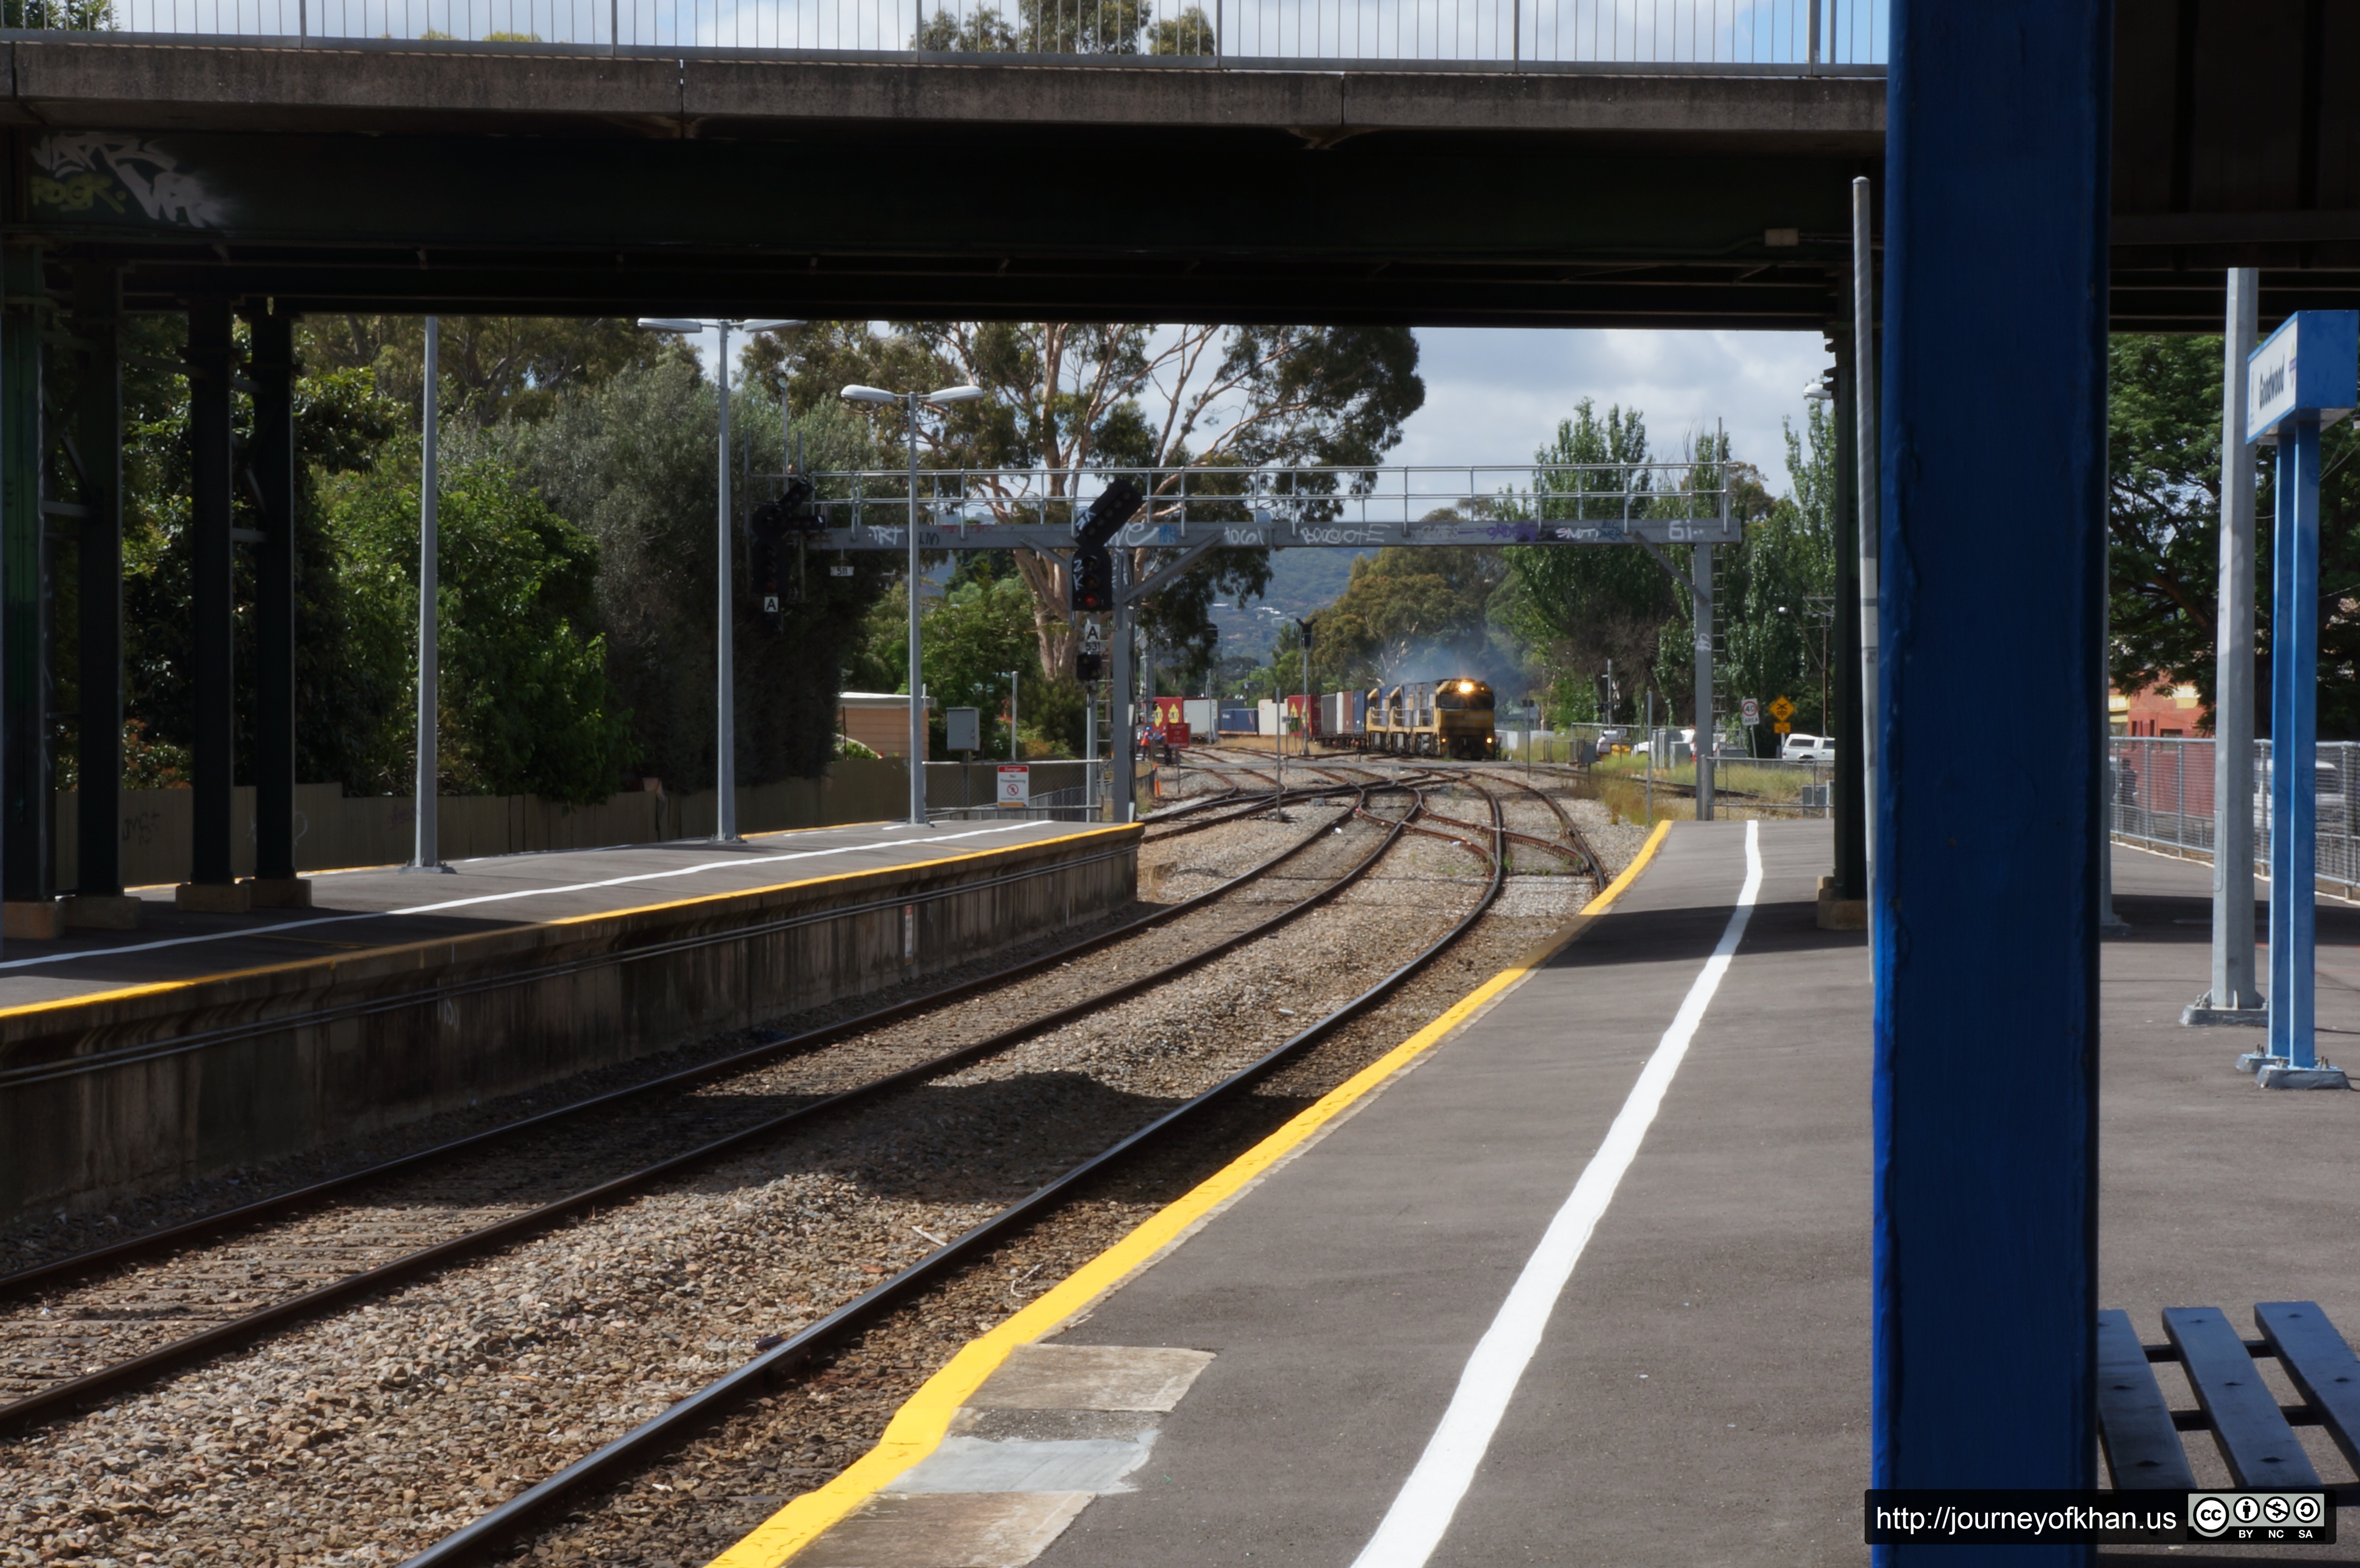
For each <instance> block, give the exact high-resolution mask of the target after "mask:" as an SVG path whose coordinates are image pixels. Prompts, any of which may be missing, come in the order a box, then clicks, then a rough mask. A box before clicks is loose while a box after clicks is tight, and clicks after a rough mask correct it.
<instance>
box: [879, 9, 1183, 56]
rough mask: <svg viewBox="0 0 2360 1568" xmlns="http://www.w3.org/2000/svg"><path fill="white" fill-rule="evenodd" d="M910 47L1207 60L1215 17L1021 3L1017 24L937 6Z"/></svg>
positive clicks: (996, 15)
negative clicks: (1159, 16)
mask: <svg viewBox="0 0 2360 1568" xmlns="http://www.w3.org/2000/svg"><path fill="white" fill-rule="evenodd" d="M911 47H912V48H913V49H933V50H938V51H941V52H945V53H966V52H982V53H994V54H1005V53H1010V52H1014V51H1022V52H1023V53H1026V54H1141V53H1145V54H1155V55H1209V54H1216V53H1218V52H1219V49H1218V43H1217V42H1216V40H1215V38H1214V34H1213V22H1212V18H1211V17H1209V16H1206V15H1205V13H1204V11H1203V9H1202V8H1201V7H1199V6H1195V5H1191V6H1189V7H1188V8H1187V9H1185V10H1184V11H1181V12H1179V13H1178V14H1177V15H1175V16H1167V17H1164V18H1163V19H1161V20H1157V19H1154V17H1153V7H1152V6H1150V5H1148V4H1147V3H1146V0H1082V3H1076V0H1019V4H1018V5H1017V19H1016V21H1015V22H1014V23H1012V24H1011V22H1009V21H1008V20H1007V18H1006V17H1004V16H1001V15H1000V12H999V11H998V10H996V9H994V8H992V7H990V6H978V7H977V8H976V9H975V10H973V11H969V12H967V13H966V15H965V16H964V17H962V16H954V15H952V14H951V13H950V12H949V11H947V10H945V9H944V8H942V7H941V6H939V5H937V6H936V8H935V10H934V15H933V16H928V17H927V18H926V19H925V21H924V22H923V24H922V25H921V26H920V27H919V28H918V30H917V32H916V33H915V34H914V35H912V38H911Z"/></svg>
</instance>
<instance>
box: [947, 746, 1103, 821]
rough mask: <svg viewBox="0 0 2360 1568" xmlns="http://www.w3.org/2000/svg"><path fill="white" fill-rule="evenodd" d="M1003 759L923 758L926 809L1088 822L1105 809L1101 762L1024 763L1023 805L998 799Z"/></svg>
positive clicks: (955, 815)
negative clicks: (952, 760)
mask: <svg viewBox="0 0 2360 1568" xmlns="http://www.w3.org/2000/svg"><path fill="white" fill-rule="evenodd" d="M1007 766H1008V764H1006V763H1002V762H929V763H928V764H926V815H927V816H928V817H929V818H931V819H933V820H934V821H937V822H943V821H959V820H963V819H974V818H979V817H994V818H1005V819H1007V820H1009V821H1011V822H1012V821H1016V820H1018V819H1021V818H1032V819H1035V820H1052V819H1054V820H1055V821H1058V822H1087V821H1091V820H1094V819H1096V818H1098V817H1099V816H1101V815H1103V814H1104V810H1103V806H1104V802H1105V800H1106V799H1107V765H1106V763H1104V762H1080V761H1075V762H1032V763H1027V764H1025V765H1024V766H1025V769H1026V779H1025V781H1026V784H1027V785H1028V787H1029V788H1028V790H1027V798H1026V800H1025V803H1024V804H1023V805H1022V806H1015V805H1002V804H1001V803H1000V769H1001V768H1005V767H1007Z"/></svg>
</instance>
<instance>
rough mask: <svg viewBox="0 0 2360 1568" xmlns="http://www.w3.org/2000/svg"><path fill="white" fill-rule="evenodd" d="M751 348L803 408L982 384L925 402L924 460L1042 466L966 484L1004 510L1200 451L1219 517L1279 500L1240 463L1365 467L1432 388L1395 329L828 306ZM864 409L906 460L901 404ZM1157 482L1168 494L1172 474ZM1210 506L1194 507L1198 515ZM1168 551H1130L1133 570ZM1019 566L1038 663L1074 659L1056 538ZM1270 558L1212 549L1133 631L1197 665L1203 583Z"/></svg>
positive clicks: (1328, 500) (894, 456) (1320, 509)
mask: <svg viewBox="0 0 2360 1568" xmlns="http://www.w3.org/2000/svg"><path fill="white" fill-rule="evenodd" d="M747 364H748V368H749V369H750V370H752V371H753V372H754V373H755V374H756V376H758V377H759V378H761V379H764V380H768V381H770V382H772V383H773V384H774V385H777V386H779V387H781V389H782V392H783V395H784V396H785V397H786V399H787V401H788V405H789V407H790V408H793V409H795V410H797V411H798V412H799V413H800V412H801V411H803V410H811V409H815V408H818V407H820V406H821V405H823V404H825V405H831V406H832V405H834V404H835V403H836V395H837V389H838V388H840V387H843V386H845V385H846V384H847V383H850V382H861V383H866V384H869V385H871V386H878V387H888V388H890V389H893V390H897V391H899V390H906V389H911V388H918V389H931V388H934V387H949V386H956V385H958V384H961V383H973V384H974V385H976V386H979V387H983V388H984V389H985V390H986V391H987V392H988V393H989V394H990V396H989V397H988V398H986V399H985V400H983V401H980V402H977V403H970V404H964V405H959V406H956V407H954V408H950V409H947V410H945V412H944V413H943V414H942V415H941V416H940V417H939V418H936V417H934V416H929V419H928V420H927V422H926V423H925V424H924V425H923V427H922V433H921V441H922V443H923V445H922V451H921V453H920V462H921V464H922V465H923V466H925V467H929V468H966V469H1003V468H1012V469H1042V470H1047V471H1051V476H1050V477H1047V478H1045V479H1043V480H1042V481H1039V482H1031V481H1028V482H1026V483H1025V484H1024V485H1022V486H1021V487H1020V486H1018V485H997V486H989V487H987V488H986V489H985V490H984V491H983V492H981V493H980V494H979V495H978V496H977V497H976V498H977V499H978V500H980V501H982V502H984V503H986V504H988V505H989V506H992V507H993V509H994V511H995V513H996V515H998V516H999V517H1000V519H1001V520H1004V521H1009V522H1018V521H1023V522H1031V521H1036V520H1042V519H1046V520H1048V521H1051V522H1064V521H1069V520H1070V519H1071V517H1072V515H1073V514H1072V499H1071V496H1072V488H1071V486H1070V485H1069V484H1068V482H1067V481H1066V480H1065V478H1064V477H1063V476H1062V475H1061V474H1057V473H1056V471H1065V470H1075V469H1097V470H1109V471H1114V472H1123V471H1126V470H1128V471H1134V472H1135V471H1137V470H1140V469H1144V468H1149V467H1180V466H1183V465H1195V472H1193V473H1192V474H1190V475H1189V477H1188V482H1187V483H1188V488H1189V490H1190V492H1191V494H1192V495H1224V496H1226V495H1235V496H1237V497H1238V499H1237V500H1236V501H1235V502H1234V503H1230V504H1229V514H1231V520H1234V521H1237V522H1240V523H1243V522H1247V521H1249V520H1250V517H1251V510H1252V509H1253V507H1254V506H1267V505H1272V504H1273V502H1271V501H1270V500H1268V499H1266V498H1259V497H1258V498H1255V499H1253V500H1249V499H1248V498H1247V497H1246V496H1245V495H1244V494H1243V491H1244V488H1245V486H1244V484H1243V477H1242V474H1240V470H1243V469H1249V468H1252V467H1254V466H1256V465H1261V464H1289V465H1303V466H1339V467H1347V468H1358V469H1367V470H1373V468H1374V467H1375V465H1376V464H1377V463H1380V462H1381V461H1382V457H1383V454H1384V453H1385V452H1387V451H1388V450H1390V449H1391V448H1392V447H1393V445H1394V444H1395V443H1396V442H1398V441H1400V439H1401V424H1402V421H1403V420H1404V419H1406V418H1408V417H1409V415H1410V414H1412V413H1414V412H1415V411H1416V409H1417V408H1418V407H1419V406H1420V405H1421V404H1422V403H1423V402H1424V401H1425V397H1426V388H1425V384H1424V382H1422V381H1421V380H1420V379H1419V378H1418V375H1417V342H1416V339H1415V337H1414V336H1412V335H1411V333H1410V332H1408V331H1407V330H1406V329H1402V328H1265V327H1232V328H1224V327H1150V326H1122V325H1113V326H1109V325H1100V324H1079V325H1076V324H1068V323H1055V322H1022V321H1016V322H910V323H902V324H901V325H899V326H897V327H895V328H894V330H892V331H891V332H885V333H880V332H876V331H874V330H873V329H872V328H871V326H870V325H869V323H866V322H836V323H819V324H815V325H814V327H813V328H811V329H809V330H806V331H804V332H799V333H797V334H795V335H794V337H793V338H792V341H786V340H780V341H776V342H773V341H770V340H762V341H759V342H757V343H755V344H753V345H751V346H749V348H748V351H747ZM874 419H875V430H876V451H877V454H878V459H879V461H880V463H882V464H884V465H889V466H891V465H898V464H899V463H903V462H906V461H907V453H906V452H905V451H904V449H903V442H904V440H905V430H904V421H903V419H902V418H901V414H900V412H899V410H897V409H890V408H888V409H884V410H882V411H881V412H880V413H879V414H877V415H876V416H874ZM1350 487H1351V485H1350V484H1349V483H1348V485H1346V488H1350ZM1333 488H1334V486H1332V485H1330V486H1328V487H1327V489H1324V490H1323V489H1319V488H1318V487H1317V486H1310V487H1308V488H1307V490H1306V494H1304V495H1301V496H1300V497H1299V498H1295V497H1292V496H1290V497H1286V498H1282V499H1281V500H1280V501H1279V502H1277V503H1275V504H1281V505H1285V506H1289V507H1290V508H1291V509H1292V510H1294V511H1295V512H1298V513H1300V514H1301V515H1303V516H1305V517H1307V518H1310V519H1312V520H1317V518H1319V517H1323V516H1326V515H1329V514H1330V513H1332V511H1333V509H1334V506H1335V501H1334V499H1333V497H1332V495H1331V494H1330V492H1331V491H1332V490H1333ZM1311 491H1317V493H1309V492H1311ZM1165 494H1167V495H1169V494H1176V484H1175V485H1166V486H1165ZM1158 498H1159V499H1161V498H1162V497H1160V496H1159V497H1158ZM1211 512H1212V508H1210V507H1207V506H1202V505H1192V507H1191V516H1193V517H1207V516H1209V515H1211ZM1171 553H1172V552H1169V551H1164V550H1132V551H1131V552H1130V555H1131V561H1130V570H1131V573H1132V581H1134V582H1135V581H1139V580H1140V579H1142V578H1143V577H1144V576H1146V575H1147V574H1148V573H1150V572H1153V571H1155V570H1156V569H1157V567H1158V565H1159V564H1160V563H1161V562H1162V561H1164V559H1166V558H1168V556H1169V555H1170V554H1171ZM1015 565H1016V569H1017V572H1018V573H1019V575H1020V576H1021V577H1022V581H1023V583H1024V585H1025V588H1026V590H1027V592H1028V593H1030V595H1031V602H1032V617H1033V629H1034V636H1035V640H1036V642H1037V644H1038V648H1039V662H1040V665H1041V669H1042V670H1043V673H1044V674H1045V673H1054V672H1059V671H1070V670H1072V668H1073V656H1074V651H1075V648H1076V637H1077V633H1076V628H1075V627H1074V626H1073V625H1072V622H1071V620H1070V618H1069V616H1068V614H1067V611H1066V608H1065V604H1066V593H1067V590H1066V567H1065V557H1064V555H1063V553H1062V552H1060V553H1057V554H1054V555H1045V556H1044V555H1036V554H1034V553H1033V552H1032V551H1029V550H1022V551H1018V552H1016V553H1015ZM1269 571H1270V568H1269V560H1268V552H1267V551H1265V550H1249V549H1222V550H1215V551H1213V552H1212V554H1211V555H1210V556H1208V557H1207V558H1206V559H1205V560H1204V561H1202V562H1201V563H1200V564H1199V565H1197V566H1196V568H1195V569H1194V570H1193V571H1191V572H1188V573H1187V574H1185V576H1183V577H1182V578H1181V579H1180V580H1179V581H1177V582H1175V583H1172V584H1170V585H1169V586H1167V587H1166V588H1165V589H1164V590H1163V591H1162V592H1161V593H1159V594H1158V595H1157V596H1156V597H1155V598H1154V599H1153V601H1151V602H1150V603H1149V604H1146V605H1145V606H1144V607H1143V611H1142V615H1141V617H1140V620H1141V626H1142V630H1143V631H1144V632H1145V633H1146V635H1148V636H1149V637H1153V638H1154V639H1155V640H1156V641H1158V642H1160V643H1163V644H1164V645H1166V646H1168V647H1172V648H1177V649H1182V650H1184V651H1185V652H1186V653H1187V655H1188V656H1189V657H1190V658H1191V659H1193V660H1194V662H1195V663H1196V665H1198V666H1200V667H1201V666H1202V665H1203V664H1204V663H1205V662H1207V660H1209V659H1210V657H1211V652H1212V648H1213V646H1214V644H1215V642H1216V640H1217V636H1218V634H1217V633H1216V631H1215V629H1214V627H1213V625H1212V620H1211V615H1210V610H1211V605H1212V602H1213V601H1214V599H1215V598H1217V597H1223V596H1231V595H1234V596H1236V597H1237V598H1240V599H1244V598H1250V597H1251V596H1253V595H1255V594H1257V593H1261V591H1262V588H1263V586H1264V585H1265V584H1266V583H1268V581H1269Z"/></svg>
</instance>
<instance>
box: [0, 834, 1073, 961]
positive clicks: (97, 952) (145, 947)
mask: <svg viewBox="0 0 2360 1568" xmlns="http://www.w3.org/2000/svg"><path fill="white" fill-rule="evenodd" d="M1025 825H1026V824H1025V823H1023V822H1001V823H999V824H997V825H995V826H992V827H988V828H977V829H975V830H974V831H973V832H970V833H943V834H941V835H939V836H938V837H934V838H930V839H927V840H926V841H925V843H927V844H948V843H950V842H951V841H952V840H954V839H962V838H981V837H983V836H984V835H985V834H986V833H1012V832H1013V831H1015V830H1016V829H1018V828H1021V827H1023V826H1025ZM641 847H648V846H641ZM884 847H887V846H885V845H882V844H837V845H836V847H834V848H833V849H803V850H797V851H796V852H795V853H794V854H792V855H762V856H760V857H759V858H757V859H752V860H744V859H739V860H710V861H706V862H705V864H704V865H702V866H673V867H672V868H671V869H669V870H665V871H642V872H639V874H637V875H636V876H631V877H606V879H605V880H603V881H598V882H574V883H569V884H567V885H566V886H564V887H522V888H518V889H516V890H513V891H511V892H507V893H479V894H477V895H476V896H475V897H474V898H446V899H444V900H443V902H441V903H439V904H414V905H412V906H411V907H410V908H409V909H369V910H366V911H365V912H363V913H360V914H356V915H322V916H321V917H320V918H319V919H318V920H279V921H276V922H274V923H272V924H270V925H267V926H241V927H239V928H238V929H236V930H235V931H207V932H205V933H203V934H202V935H201V936H171V937H164V938H162V939H160V940H158V941H156V942H134V943H132V944H131V945H130V946H128V947H93V948H88V949H85V950H84V951H82V952H81V953H44V954H43V955H42V956H40V957H38V958H16V959H10V960H8V961H7V962H5V963H0V969H27V968H38V967H41V966H43V965H47V964H71V963H73V962H74V961H75V960H76V959H82V958H114V957H115V956H117V955H119V954H121V953H153V952H155V951H156V950H157V949H158V948H165V947H186V946H188V945H190V944H191V943H192V942H235V941H236V940H237V939H239V938H241V937H251V936H268V935H270V934H271V933H272V932H273V931H317V930H319V929H320V928H321V927H322V926H340V925H344V924H345V923H346V922H347V921H351V920H391V919H393V918H394V917H395V916H397V915H439V914H442V913H443V912H444V911H446V910H449V909H471V908H473V907H474V906H475V905H477V904H499V903H506V902H507V901H508V900H509V899H512V898H550V897H552V896H554V895H556V894H559V893H591V892H595V891H596V890H597V889H599V888H601V887H627V886H628V885H629V884H631V883H634V882H661V881H663V880H665V879H666V878H668V877H694V876H697V875H699V874H700V873H703V872H706V871H741V870H748V869H750V868H752V867H755V866H780V865H783V864H785V863H786V862H788V861H790V860H815V859H817V858H818V857H820V856H821V855H853V854H857V853H858V852H859V851H861V850H864V849H880V848H884ZM896 847H904V846H896ZM500 858H502V859H504V860H505V859H507V858H508V857H507V856H502V857H500Z"/></svg>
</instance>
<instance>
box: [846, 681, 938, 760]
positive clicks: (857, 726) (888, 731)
mask: <svg viewBox="0 0 2360 1568" xmlns="http://www.w3.org/2000/svg"><path fill="white" fill-rule="evenodd" d="M926 706H927V707H928V708H929V709H932V708H933V707H934V701H933V699H932V698H929V699H927V701H926ZM836 734H838V735H842V736H844V738H845V739H847V740H857V741H858V742H859V743H860V744H861V745H863V746H867V747H868V748H869V750H871V751H873V752H875V753H876V754H877V755H878V756H880V757H907V756H909V755H910V699H909V697H908V696H907V695H906V694H904V693H902V692H900V691H839V692H837V693H836Z"/></svg>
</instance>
